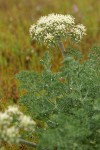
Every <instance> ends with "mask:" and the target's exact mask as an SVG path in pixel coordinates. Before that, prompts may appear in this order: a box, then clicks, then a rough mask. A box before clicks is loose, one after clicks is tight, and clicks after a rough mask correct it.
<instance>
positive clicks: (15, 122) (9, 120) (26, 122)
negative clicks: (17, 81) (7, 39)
mask: <svg viewBox="0 0 100 150" xmlns="http://www.w3.org/2000/svg"><path fill="white" fill-rule="evenodd" d="M34 125H35V122H34V121H33V120H32V119H31V118H30V117H29V116H26V115H24V114H23V113H22V112H21V111H19V109H18V107H17V106H9V107H8V109H7V110H6V111H5V112H0V142H1V141H6V142H9V143H12V142H19V141H18V139H19V137H20V136H21V135H20V131H21V129H22V130H25V131H28V130H32V131H33V130H34Z"/></svg>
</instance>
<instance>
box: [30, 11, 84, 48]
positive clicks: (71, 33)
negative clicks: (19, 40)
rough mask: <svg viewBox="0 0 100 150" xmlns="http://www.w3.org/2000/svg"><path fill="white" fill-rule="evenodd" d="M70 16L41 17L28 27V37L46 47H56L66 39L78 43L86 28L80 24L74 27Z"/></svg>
mask: <svg viewBox="0 0 100 150" xmlns="http://www.w3.org/2000/svg"><path fill="white" fill-rule="evenodd" d="M74 20H75V19H74V17H73V16H71V15H62V14H49V15H48V16H43V17H41V18H40V19H39V20H38V21H37V23H36V24H33V25H31V27H30V30H29V32H30V36H31V38H32V39H33V40H36V41H37V42H39V43H41V44H46V45H47V46H48V47H51V46H57V45H58V44H59V42H64V41H65V40H66V39H67V38H70V39H71V40H72V41H75V42H79V41H80V40H81V39H82V37H83V35H86V28H85V26H84V25H82V24H78V25H76V24H75V22H74Z"/></svg>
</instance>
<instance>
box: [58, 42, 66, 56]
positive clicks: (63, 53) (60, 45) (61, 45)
mask: <svg viewBox="0 0 100 150" xmlns="http://www.w3.org/2000/svg"><path fill="white" fill-rule="evenodd" d="M59 48H60V50H61V53H62V56H63V58H65V56H66V51H65V48H64V45H63V43H62V42H61V41H60V42H59Z"/></svg>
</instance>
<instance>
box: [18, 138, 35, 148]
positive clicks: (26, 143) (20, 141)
mask: <svg viewBox="0 0 100 150" xmlns="http://www.w3.org/2000/svg"><path fill="white" fill-rule="evenodd" d="M19 143H20V144H25V145H27V146H30V147H34V148H35V147H36V146H37V145H36V143H33V142H29V141H26V140H24V139H19Z"/></svg>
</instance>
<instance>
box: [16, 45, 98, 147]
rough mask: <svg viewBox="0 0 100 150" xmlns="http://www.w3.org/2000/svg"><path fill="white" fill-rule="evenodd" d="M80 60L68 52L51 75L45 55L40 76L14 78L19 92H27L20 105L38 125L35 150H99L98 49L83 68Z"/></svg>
mask: <svg viewBox="0 0 100 150" xmlns="http://www.w3.org/2000/svg"><path fill="white" fill-rule="evenodd" d="M72 55H73V56H72ZM74 56H77V57H78V59H77V60H75V59H74ZM81 57H82V55H81V54H80V53H78V52H77V51H74V50H72V49H71V48H70V49H69V54H68V55H67V57H66V59H65V60H64V61H63V65H62V67H61V69H60V71H59V72H56V73H54V72H52V71H51V63H50V60H51V58H50V55H49V54H48V53H46V54H45V56H44V58H43V60H41V64H42V65H43V67H44V69H43V71H42V72H41V73H36V72H29V71H23V72H21V73H20V74H18V75H17V78H18V79H19V80H20V81H21V85H20V88H21V89H22V90H26V94H24V95H22V96H21V98H20V102H21V104H22V105H24V106H26V108H27V112H28V113H29V114H30V115H31V117H33V118H34V119H35V120H37V122H39V123H40V124H41V125H38V123H37V128H36V134H37V137H38V141H39V142H38V144H37V145H38V146H37V149H38V150H42V149H43V150H99V149H100V67H99V66H100V60H99V59H100V47H94V48H93V50H92V51H91V53H90V55H89V59H88V61H86V62H84V63H82V64H81V63H80V59H81Z"/></svg>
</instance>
